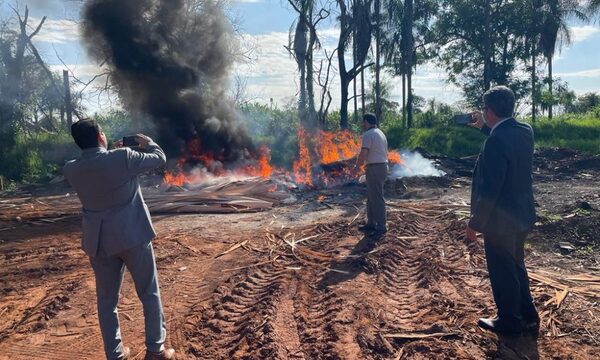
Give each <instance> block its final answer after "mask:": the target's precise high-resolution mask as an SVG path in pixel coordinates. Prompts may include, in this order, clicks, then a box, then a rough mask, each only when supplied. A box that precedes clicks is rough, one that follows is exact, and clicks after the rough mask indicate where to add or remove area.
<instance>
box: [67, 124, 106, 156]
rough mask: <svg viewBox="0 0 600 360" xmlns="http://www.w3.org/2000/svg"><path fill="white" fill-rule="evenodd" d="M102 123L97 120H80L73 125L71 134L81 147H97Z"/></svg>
mask: <svg viewBox="0 0 600 360" xmlns="http://www.w3.org/2000/svg"><path fill="white" fill-rule="evenodd" d="M100 131H101V130H100V125H98V123H97V122H96V120H80V121H78V122H76V123H73V125H71V136H73V139H74V140H75V143H76V144H77V145H78V146H79V147H80V148H81V149H88V148H95V147H98V146H100V144H98V134H100Z"/></svg>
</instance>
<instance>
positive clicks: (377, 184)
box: [366, 163, 388, 230]
mask: <svg viewBox="0 0 600 360" xmlns="http://www.w3.org/2000/svg"><path fill="white" fill-rule="evenodd" d="M387 173H388V165H387V164H385V163H382V164H370V165H367V173H366V178H367V225H368V226H371V227H374V228H376V229H377V230H385V229H387V227H386V211H385V199H384V197H383V185H384V183H385V179H386V178H387Z"/></svg>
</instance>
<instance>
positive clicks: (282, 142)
mask: <svg viewBox="0 0 600 360" xmlns="http://www.w3.org/2000/svg"><path fill="white" fill-rule="evenodd" d="M241 110H242V114H243V117H244V119H245V120H246V127H247V128H248V131H249V132H250V134H251V136H252V137H253V138H254V139H257V142H258V144H261V145H262V144H264V145H266V146H268V147H269V148H270V149H271V162H272V163H273V164H274V165H276V166H278V167H283V166H286V165H288V164H290V163H291V162H292V161H293V159H294V158H295V157H296V154H297V152H298V150H297V149H298V139H297V136H296V133H297V130H298V127H297V124H298V113H297V111H296V110H295V109H293V108H292V107H286V108H284V109H279V108H274V107H271V106H269V105H263V104H257V103H248V104H246V105H244V106H243V107H242V109H241Z"/></svg>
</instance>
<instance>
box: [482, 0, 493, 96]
mask: <svg viewBox="0 0 600 360" xmlns="http://www.w3.org/2000/svg"><path fill="white" fill-rule="evenodd" d="M484 12H485V15H484V16H485V20H484V32H485V40H484V44H483V49H484V50H483V51H484V54H483V57H484V62H483V88H484V90H485V91H487V90H489V88H490V84H491V67H492V66H491V65H492V33H491V25H490V23H491V15H492V14H491V12H492V6H491V0H485V9H484Z"/></svg>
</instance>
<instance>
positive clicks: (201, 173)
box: [164, 127, 402, 186]
mask: <svg viewBox="0 0 600 360" xmlns="http://www.w3.org/2000/svg"><path fill="white" fill-rule="evenodd" d="M360 149H361V138H360V136H359V135H358V134H355V133H353V132H351V131H348V130H343V131H333V132H330V131H323V130H317V131H316V132H315V133H309V132H308V131H307V130H306V129H304V128H302V127H299V128H298V159H297V160H296V161H294V163H293V165H292V172H291V173H285V176H286V177H288V178H292V179H293V181H295V182H296V183H297V184H304V185H308V186H312V185H320V186H330V185H336V184H340V183H344V182H347V181H350V180H352V179H355V178H356V177H357V175H358V174H355V173H354V161H353V159H355V158H356V157H357V156H358V154H359V153H360ZM388 161H389V162H390V163H391V164H400V163H402V159H401V156H400V153H398V152H397V151H389V152H388ZM196 165H201V166H200V169H199V168H197V167H196V168H195V170H193V171H192V172H187V171H186V170H185V169H186V167H190V166H191V167H194V166H196ZM325 168H327V170H324V169H325ZM274 173H280V174H281V175H282V176H283V174H284V172H283V171H281V170H277V169H275V168H274V167H273V166H272V165H271V149H269V148H268V147H267V146H266V145H263V146H262V147H261V148H260V149H259V151H258V154H257V155H256V158H254V159H248V160H245V162H244V163H243V164H240V165H239V166H237V167H235V168H234V169H229V170H228V169H226V168H225V167H224V161H223V159H221V158H220V157H219V156H215V155H214V154H212V153H209V152H204V151H203V150H202V144H201V142H200V140H199V139H194V140H192V141H190V142H189V143H188V144H187V152H186V154H185V156H183V157H182V158H180V159H179V160H178V162H177V168H176V169H175V170H172V171H168V172H166V173H165V175H164V181H165V183H167V184H171V185H177V186H182V185H184V184H186V183H192V184H193V183H199V182H202V181H203V180H206V179H207V178H210V177H213V176H225V175H234V176H259V177H264V178H267V177H270V176H272V175H273V174H274ZM315 182H316V183H315Z"/></svg>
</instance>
